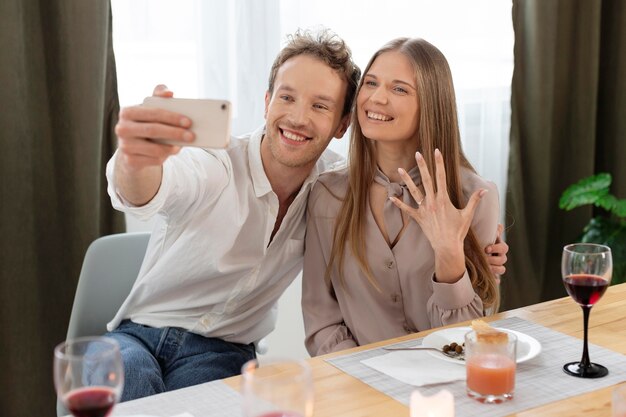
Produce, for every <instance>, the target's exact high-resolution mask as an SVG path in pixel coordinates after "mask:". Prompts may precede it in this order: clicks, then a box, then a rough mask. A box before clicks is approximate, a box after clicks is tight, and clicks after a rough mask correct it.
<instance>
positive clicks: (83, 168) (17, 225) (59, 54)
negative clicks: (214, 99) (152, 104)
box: [0, 0, 124, 417]
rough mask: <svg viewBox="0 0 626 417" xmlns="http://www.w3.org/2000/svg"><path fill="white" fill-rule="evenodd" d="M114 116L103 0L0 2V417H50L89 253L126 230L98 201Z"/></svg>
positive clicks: (108, 13)
mask: <svg viewBox="0 0 626 417" xmlns="http://www.w3.org/2000/svg"><path fill="white" fill-rule="evenodd" d="M118 109H119V104H118V98H117V85H116V75H115V61H114V57H113V50H112V41H111V8H110V4H109V1H108V0H88V1H85V0H63V1H50V0H2V1H0V137H1V145H2V146H1V148H0V149H1V152H0V184H1V188H0V201H1V203H0V259H1V262H0V274H1V275H0V339H1V340H2V341H1V342H0V349H1V350H0V370H1V372H0V392H1V393H2V395H0V410H1V411H0V414H2V415H3V416H7V417H10V416H16V417H17V416H52V415H55V414H56V411H55V402H56V397H55V392H54V386H53V380H52V351H53V348H54V346H55V345H56V344H57V343H60V342H61V341H63V339H65V333H66V331H67V324H68V320H69V313H70V310H71V306H72V301H73V299H74V291H75V288H76V283H77V280H78V275H79V273H80V267H81V263H82V259H83V255H84V254H85V251H86V248H87V246H88V245H89V243H90V242H91V241H93V240H94V239H96V238H97V237H99V236H101V235H105V234H110V233H114V232H118V231H123V230H124V224H123V222H124V220H123V217H120V216H119V215H117V214H114V212H113V210H112V209H111V207H110V203H109V201H108V198H107V194H106V181H105V177H104V166H105V163H106V161H107V160H108V158H109V157H110V155H111V154H112V152H113V150H114V148H115V146H116V145H115V136H114V132H113V126H114V124H115V121H116V117H117V113H118Z"/></svg>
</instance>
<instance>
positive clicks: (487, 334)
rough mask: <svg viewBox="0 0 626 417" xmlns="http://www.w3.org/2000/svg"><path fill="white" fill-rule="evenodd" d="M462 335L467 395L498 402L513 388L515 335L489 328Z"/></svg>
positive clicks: (510, 392) (507, 398) (486, 401)
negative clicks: (463, 336)
mask: <svg viewBox="0 0 626 417" xmlns="http://www.w3.org/2000/svg"><path fill="white" fill-rule="evenodd" d="M489 329H491V330H488V331H485V330H484V329H482V330H480V331H479V332H476V331H471V332H469V333H467V334H466V335H465V365H466V370H467V395H469V396H470V397H472V398H474V399H476V400H478V401H480V402H484V403H501V402H504V401H507V400H510V399H511V398H513V393H514V391H515V359H516V357H515V356H516V347H517V338H516V337H515V335H513V334H510V333H506V332H501V331H499V330H496V329H493V328H489Z"/></svg>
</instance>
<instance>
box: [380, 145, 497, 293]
mask: <svg viewBox="0 0 626 417" xmlns="http://www.w3.org/2000/svg"><path fill="white" fill-rule="evenodd" d="M415 159H416V161H417V166H418V168H419V171H420V175H421V177H422V185H423V187H424V193H425V195H424V194H423V193H422V191H421V190H420V189H419V188H417V186H416V185H415V183H414V182H413V180H412V179H411V177H410V176H409V175H408V174H407V173H406V171H404V170H403V169H402V168H399V169H398V172H399V173H400V176H401V177H402V179H403V180H404V182H405V184H406V185H407V187H408V189H409V191H410V192H411V195H412V196H413V198H414V199H415V201H417V202H418V207H417V208H413V207H411V206H409V205H407V204H405V203H403V202H402V201H401V200H399V199H397V198H395V197H392V198H391V199H392V201H393V202H394V204H396V206H398V207H399V208H400V209H401V210H402V211H404V212H405V213H407V214H408V215H409V216H411V217H412V218H413V219H414V220H415V221H416V222H417V224H419V226H420V227H421V229H422V231H423V232H424V234H425V235H426V237H427V238H428V240H429V241H430V244H431V246H432V248H433V251H434V252H435V275H436V278H437V281H441V282H456V281H457V280H458V279H460V278H461V277H462V276H463V273H464V271H465V254H464V251H463V241H464V239H465V236H466V235H467V232H468V230H469V227H470V225H471V224H472V219H473V218H474V213H475V211H476V207H477V206H478V203H479V201H480V199H481V198H482V197H483V196H484V195H485V193H486V192H487V190H485V189H480V190H477V191H475V192H474V193H473V194H472V196H471V197H470V199H469V201H468V202H467V205H466V206H465V207H464V208H462V209H457V208H456V207H455V206H454V205H453V204H452V202H451V201H450V196H449V195H448V188H447V183H446V170H445V166H444V162H443V157H442V155H441V152H440V151H439V150H438V149H436V150H435V165H436V181H437V191H435V187H434V186H433V180H432V177H431V175H430V172H429V171H428V166H427V165H426V161H425V160H424V158H423V157H422V155H421V154H420V153H419V152H417V153H416V154H415Z"/></svg>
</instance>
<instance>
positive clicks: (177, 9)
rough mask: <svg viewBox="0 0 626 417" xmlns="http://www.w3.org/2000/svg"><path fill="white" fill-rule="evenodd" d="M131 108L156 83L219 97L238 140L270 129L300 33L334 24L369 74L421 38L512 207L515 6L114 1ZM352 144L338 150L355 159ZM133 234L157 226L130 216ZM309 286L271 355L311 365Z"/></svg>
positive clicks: (469, 147)
mask: <svg viewBox="0 0 626 417" xmlns="http://www.w3.org/2000/svg"><path fill="white" fill-rule="evenodd" d="M112 5H113V25H114V26H113V41H114V47H115V53H116V59H117V70H118V84H119V95H120V102H121V105H122V106H126V105H130V104H134V103H139V102H141V101H142V100H143V98H144V97H145V96H146V95H150V94H151V91H152V89H153V87H154V86H155V85H156V84H159V83H164V84H167V85H168V87H170V89H172V90H173V91H174V92H175V94H176V96H177V97H189V98H222V99H228V100H230V101H231V102H232V103H233V106H234V119H233V132H234V133H235V134H242V133H245V132H249V131H251V130H253V129H254V128H256V127H257V126H259V125H261V124H262V123H263V108H264V101H263V97H264V94H265V90H266V88H267V78H268V75H269V70H270V66H271V63H272V62H273V60H274V57H275V56H276V54H277V53H278V51H279V50H280V47H281V43H282V40H284V39H285V35H286V34H289V33H293V32H294V31H295V30H296V29H297V28H300V27H302V28H315V27H320V26H324V27H328V28H330V29H332V30H333V31H335V32H336V33H338V34H339V35H340V36H341V37H342V38H344V39H345V40H346V41H347V42H348V44H349V45H350V46H351V48H352V51H353V53H354V56H355V60H356V62H357V63H358V64H359V65H360V66H361V67H362V68H363V67H364V66H365V65H366V64H367V61H368V60H369V58H370V56H371V55H372V54H373V53H374V51H376V50H377V49H378V48H379V47H380V46H382V45H383V44H385V43H386V42H387V41H389V40H391V39H393V38H395V37H399V36H406V37H422V38H425V39H427V40H428V41H430V42H431V43H433V44H434V45H436V46H437V47H438V48H439V49H441V50H442V52H443V53H444V54H445V55H446V57H447V58H448V61H449V63H450V66H451V68H452V73H453V77H454V82H455V87H456V92H457V102H458V108H459V116H460V129H461V136H462V140H463V147H464V150H465V152H466V154H467V156H468V158H469V159H470V161H471V162H472V164H474V166H475V167H476V169H477V170H478V172H479V173H480V174H481V175H482V176H483V177H485V178H487V179H489V180H492V181H494V182H495V183H496V184H497V185H498V188H499V190H500V201H501V205H502V206H504V201H505V200H504V193H505V189H506V172H507V162H508V143H509V142H508V137H509V126H510V122H509V119H510V107H509V98H510V84H511V77H512V72H513V39H514V38H513V27H512V20H511V2H510V1H503V0H471V1H467V0H436V1H435V0H385V1H383V2H381V1H372V0H344V1H337V0H315V1H303V0H263V1H259V0H177V1H175V2H174V1H171V0H132V1H129V0H112ZM347 145H348V141H347V137H345V138H344V140H341V141H336V140H334V141H332V142H331V147H332V148H333V149H334V150H336V151H338V152H340V153H342V154H344V155H345V154H346V151H347ZM127 221H128V230H129V231H136V230H150V224H141V223H139V222H137V221H134V220H132V219H127ZM299 300H300V281H299V280H296V282H295V283H294V284H293V285H292V286H291V287H290V288H289V289H288V290H287V292H286V293H285V295H284V296H283V297H282V298H281V301H280V303H279V304H280V310H279V315H278V324H277V330H276V331H274V332H273V333H272V334H271V335H270V336H269V338H268V340H269V346H270V355H278V356H290V357H293V356H295V357H305V356H306V352H305V350H304V347H303V343H302V341H303V339H304V332H303V329H302V319H301V313H300V305H299Z"/></svg>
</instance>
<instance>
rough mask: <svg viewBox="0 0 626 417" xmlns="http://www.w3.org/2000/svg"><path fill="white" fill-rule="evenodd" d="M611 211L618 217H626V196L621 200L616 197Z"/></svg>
mask: <svg viewBox="0 0 626 417" xmlns="http://www.w3.org/2000/svg"><path fill="white" fill-rule="evenodd" d="M611 212H612V213H613V214H615V215H616V216H617V217H621V218H624V219H626V198H622V199H621V200H617V199H616V200H615V205H614V206H613V209H612V210H611Z"/></svg>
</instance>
